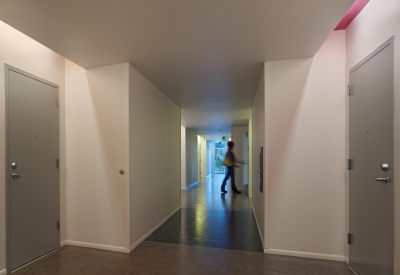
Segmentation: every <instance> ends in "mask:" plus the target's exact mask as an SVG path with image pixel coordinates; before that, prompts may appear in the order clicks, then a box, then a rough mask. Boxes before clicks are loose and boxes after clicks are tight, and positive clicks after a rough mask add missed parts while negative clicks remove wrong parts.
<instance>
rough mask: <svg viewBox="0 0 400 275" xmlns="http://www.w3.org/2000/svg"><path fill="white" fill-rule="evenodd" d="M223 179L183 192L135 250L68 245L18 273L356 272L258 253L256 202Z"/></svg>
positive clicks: (301, 274) (274, 274)
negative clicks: (227, 189)
mask: <svg viewBox="0 0 400 275" xmlns="http://www.w3.org/2000/svg"><path fill="white" fill-rule="evenodd" d="M221 180H222V179H221V178H220V177H217V178H216V179H215V181H214V179H209V180H208V181H207V182H205V181H204V182H201V183H200V184H199V186H197V187H195V188H192V189H191V190H189V191H187V192H186V191H184V192H183V196H182V210H181V211H180V212H178V213H176V214H175V215H174V216H173V217H172V218H171V219H170V220H169V221H168V222H167V223H165V224H164V225H163V226H162V227H160V229H159V230H157V231H156V232H155V233H154V234H153V235H152V236H150V237H149V238H148V239H147V240H146V241H144V242H143V243H142V244H141V245H139V246H138V247H137V248H136V249H135V250H134V251H133V252H132V253H130V254H125V253H118V252H110V251H103V250H96V249H90V248H82V247H73V246H65V247H63V248H61V249H59V250H57V251H55V252H53V253H51V254H49V255H48V256H46V257H44V258H42V259H40V260H38V261H36V262H33V263H32V264H30V265H28V266H26V267H24V268H22V269H20V270H18V271H16V272H15V273H13V274H15V275H70V274H82V275H92V274H93V275H94V274H96V275H106V274H113V275H114V274H116V275H119V274H121V275H128V274H129V275H135V274H143V275H147V274H161V275H162V274H193V275H197V274H199V275H200V274H207V275H211V274H220V275H225V274H243V275H247V274H249V275H255V274H266V275H352V273H351V271H350V270H349V269H348V267H347V266H346V264H344V263H342V262H334V261H325V260H314V259H305V258H297V257H287V256H278V255H267V254H264V253H260V252H254V251H262V248H261V245H260V243H257V240H258V241H259V239H257V238H256V236H255V232H257V227H256V225H255V223H254V217H253V216H252V215H251V214H252V213H251V207H250V205H251V202H250V201H249V198H248V197H247V196H246V194H240V195H234V194H231V193H228V194H226V195H223V196H221V194H220V193H219V185H220V181H221ZM178 237H180V238H178ZM249 243H251V245H248V244H249Z"/></svg>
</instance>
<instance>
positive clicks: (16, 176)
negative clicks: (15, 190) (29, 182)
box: [11, 173, 23, 179]
mask: <svg viewBox="0 0 400 275" xmlns="http://www.w3.org/2000/svg"><path fill="white" fill-rule="evenodd" d="M22 176H23V174H21V175H20V174H17V173H11V177H12V178H13V179H18V178H20V177H22Z"/></svg>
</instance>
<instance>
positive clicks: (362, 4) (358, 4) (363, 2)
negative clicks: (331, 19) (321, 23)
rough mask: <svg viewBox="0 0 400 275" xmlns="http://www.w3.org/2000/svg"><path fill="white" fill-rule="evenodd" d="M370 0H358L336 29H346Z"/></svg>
mask: <svg viewBox="0 0 400 275" xmlns="http://www.w3.org/2000/svg"><path fill="white" fill-rule="evenodd" d="M368 2H369V0H356V1H354V3H353V5H352V6H351V7H350V9H349V10H348V11H347V13H346V14H345V15H344V17H343V19H342V21H340V22H339V24H338V25H337V26H336V28H335V31H340V30H345V29H346V28H347V26H349V25H350V23H351V22H352V21H353V20H354V18H356V16H357V15H358V14H359V13H360V12H361V11H362V9H363V8H364V7H365V5H367V4H368Z"/></svg>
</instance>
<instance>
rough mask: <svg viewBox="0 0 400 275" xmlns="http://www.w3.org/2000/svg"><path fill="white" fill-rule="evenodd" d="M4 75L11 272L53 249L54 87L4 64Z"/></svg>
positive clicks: (55, 239)
mask: <svg viewBox="0 0 400 275" xmlns="http://www.w3.org/2000/svg"><path fill="white" fill-rule="evenodd" d="M5 70H6V96H7V133H6V135H7V164H6V165H7V169H6V170H7V209H8V211H7V214H8V215H7V245H8V247H7V256H8V266H7V269H8V271H12V270H13V269H15V268H18V267H20V266H21V265H24V264H26V263H28V262H30V261H32V260H34V259H36V258H38V257H40V256H42V255H44V254H46V253H48V252H50V251H52V250H54V249H57V248H58V247H59V230H58V225H59V224H58V220H59V173H58V161H57V160H58V158H59V157H58V155H59V154H58V152H59V142H58V139H59V138H58V108H57V101H56V99H57V97H58V87H57V85H54V84H52V83H49V82H47V81H44V80H42V79H39V78H37V77H34V76H33V75H30V74H28V73H25V72H23V71H21V70H18V69H16V68H13V67H11V66H8V65H6V68H5ZM13 163H14V165H13Z"/></svg>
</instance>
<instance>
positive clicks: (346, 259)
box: [344, 257, 350, 265]
mask: <svg viewBox="0 0 400 275" xmlns="http://www.w3.org/2000/svg"><path fill="white" fill-rule="evenodd" d="M344 262H345V263H346V264H347V265H349V264H350V261H349V258H347V257H344Z"/></svg>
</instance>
